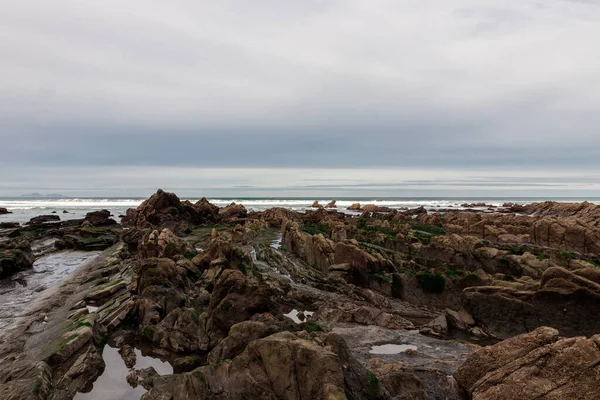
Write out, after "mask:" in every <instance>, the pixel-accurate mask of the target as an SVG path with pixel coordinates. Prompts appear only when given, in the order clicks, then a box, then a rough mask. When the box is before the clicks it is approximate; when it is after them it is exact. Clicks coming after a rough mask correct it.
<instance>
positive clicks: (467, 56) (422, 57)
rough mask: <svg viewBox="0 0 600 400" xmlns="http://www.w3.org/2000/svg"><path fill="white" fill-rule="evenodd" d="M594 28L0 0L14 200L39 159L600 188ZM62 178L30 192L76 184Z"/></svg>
mask: <svg viewBox="0 0 600 400" xmlns="http://www.w3.org/2000/svg"><path fill="white" fill-rule="evenodd" d="M598 20H600V6H598V5H597V4H596V3H595V2H592V1H567V0H545V1H528V2H524V1H516V0H515V1H506V2H498V1H495V0H454V1H442V0H436V1H434V0H424V1H420V2H415V1H391V0H390V1H386V0H368V1H367V0H360V1H359V0H350V1H341V0H339V1H338V0H310V1H302V2H291V1H289V2H288V1H286V2H283V1H276V0H256V1H252V2H248V1H244V0H224V1H219V2H214V1H186V0H180V1H175V2H167V3H165V2H158V1H141V0H131V1H123V2H113V1H105V2H96V1H74V0H56V1H53V2H47V1H41V0H37V1H35V0H23V1H19V2H4V3H2V4H0V32H1V34H0V52H2V55H3V56H2V58H3V62H2V63H0V145H1V149H2V150H1V157H0V168H1V169H3V170H4V172H5V173H4V174H2V175H3V176H2V178H0V184H2V185H1V186H2V187H3V188H4V189H2V187H0V194H2V193H8V192H9V191H11V193H12V191H17V190H20V186H19V187H17V186H18V185H16V184H15V182H17V183H19V182H22V181H23V179H25V175H23V174H25V172H23V173H21V172H19V171H21V170H23V168H25V167H27V168H34V170H35V168H38V171H39V172H40V173H39V176H42V168H54V169H53V170H54V171H68V170H69V168H92V169H93V170H98V169H100V170H106V171H108V170H109V168H118V167H119V166H121V167H122V168H127V169H128V170H129V171H134V170H135V171H140V175H138V176H136V177H133V176H130V178H128V179H130V180H125V178H123V177H121V178H119V177H118V176H115V178H114V179H116V181H114V184H115V185H117V186H118V185H121V184H122V185H125V186H127V185H129V187H134V186H135V187H141V186H140V185H139V184H137V183H136V182H137V181H138V180H139V179H141V177H142V176H144V174H146V173H147V171H149V170H150V169H156V168H161V167H163V168H164V167H167V166H172V167H175V166H176V167H181V168H188V169H194V168H200V167H202V168H212V169H214V168H225V167H231V168H255V170H254V171H259V169H256V168H260V170H261V171H262V170H267V169H269V168H296V169H297V168H311V167H312V168H336V169H345V170H347V171H348V172H347V174H349V175H351V174H352V172H351V170H353V169H357V168H361V169H363V170H371V171H374V169H377V168H379V169H381V168H386V169H397V170H398V171H408V173H410V174H412V180H419V179H422V178H423V177H424V176H425V175H427V174H428V172H427V171H430V172H429V173H431V171H446V170H451V171H454V173H455V174H456V178H460V175H461V174H463V175H464V173H465V171H467V172H468V171H470V170H473V171H479V170H482V171H494V172H498V171H506V174H509V175H510V174H512V175H511V176H513V177H514V176H515V171H521V172H522V171H525V172H527V171H532V172H535V176H536V177H537V178H542V177H543V176H546V177H548V178H552V177H556V176H557V174H556V172H557V171H558V172H561V173H562V172H565V171H568V172H569V173H570V176H573V177H580V176H583V175H585V176H586V177H587V178H586V179H588V178H589V179H592V180H597V178H598V177H599V176H598V175H596V176H594V175H593V173H592V172H591V171H597V170H598V167H600V161H599V157H598V156H597V155H598V154H597V150H596V149H598V148H599V147H600V135H599V134H598V127H599V126H600V113H599V112H598V111H600V110H599V107H600V106H599V104H600V57H599V56H598V52H597V43H596V42H597V40H596V39H595V38H598V37H600V25H599V24H598V23H597V21H598ZM144 171H146V172H144ZM171 171H174V170H171ZM60 173H64V172H60ZM403 173H404V172H403ZM499 173H500V172H499ZM56 174H58V172H56ZM506 174H505V175H506ZM590 177H591V178H590ZM173 178H174V177H173ZM338 178H339V177H338ZM409 178H411V177H407V179H409ZM438 178H439V179H438ZM27 179H29V178H27ZM32 179H33V178H32ZM49 179H50V181H47V180H40V181H39V182H38V183H36V182H34V181H29V183H30V185H31V186H36V185H39V186H40V187H42V184H46V185H47V184H54V185H55V186H56V187H59V186H61V182H67V181H69V177H68V176H67V175H54V176H53V177H50V178H49ZM71 179H74V177H71ZM119 179H120V180H119ZM372 179H373V180H374V181H376V180H377V178H376V177H373V178H372ZM428 179H429V178H428ZM430 179H431V180H432V181H434V182H435V181H436V180H440V179H444V178H443V176H442V175H441V174H438V175H437V176H433V177H431V178H430ZM453 179H455V178H453ZM409 180H410V179H409ZM10 182H12V183H10ZM70 182H71V183H72V184H74V185H77V184H78V183H77V182H76V181H70ZM536 182H537V184H539V183H540V182H539V179H538V180H532V181H530V183H531V185H530V186H529V188H530V189H531V190H533V189H535V187H536ZM572 182H575V181H572ZM83 183H84V181H81V182H80V184H81V185H83ZM148 183H149V185H150V186H157V185H159V184H160V182H159V181H157V182H148ZM337 183H339V182H337ZM355 183H357V184H360V182H355ZM388 183H394V182H392V181H390V182H388ZM489 183H490V188H491V187H493V186H494V183H493V182H492V181H490V182H489ZM555 183H556V182H555ZM332 184H333V183H332ZM108 185H109V186H108V187H110V183H109V184H108ZM240 185H242V186H245V185H244V182H241V183H240ZM80 187H83V186H80ZM587 189H588V191H590V190H595V189H594V187H593V186H589V187H587ZM565 190H567V189H565ZM598 194H600V193H598Z"/></svg>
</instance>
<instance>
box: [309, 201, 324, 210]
mask: <svg viewBox="0 0 600 400" xmlns="http://www.w3.org/2000/svg"><path fill="white" fill-rule="evenodd" d="M311 207H312V208H323V206H322V205H320V204H319V200H315V201H313V203H312V205H311Z"/></svg>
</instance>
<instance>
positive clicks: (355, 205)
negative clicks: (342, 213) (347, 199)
mask: <svg viewBox="0 0 600 400" xmlns="http://www.w3.org/2000/svg"><path fill="white" fill-rule="evenodd" d="M346 210H349V211H360V203H352V205H351V206H350V207H348V208H346Z"/></svg>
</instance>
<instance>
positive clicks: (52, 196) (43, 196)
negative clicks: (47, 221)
mask: <svg viewBox="0 0 600 400" xmlns="http://www.w3.org/2000/svg"><path fill="white" fill-rule="evenodd" d="M21 197H27V198H30V199H31V198H41V199H61V198H64V197H65V196H63V195H62V194H57V193H49V194H41V193H29V194H22V195H21Z"/></svg>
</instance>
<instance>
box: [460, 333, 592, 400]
mask: <svg viewBox="0 0 600 400" xmlns="http://www.w3.org/2000/svg"><path fill="white" fill-rule="evenodd" d="M599 344H600V335H595V336H593V337H591V338H589V339H588V338H585V337H581V336H580V337H572V338H567V339H560V338H559V334H558V331H557V330H555V329H552V328H548V327H540V328H538V329H536V330H534V331H533V332H530V333H526V334H523V335H519V336H516V337H513V338H510V339H507V340H505V341H503V342H500V343H498V344H495V345H493V346H490V347H485V348H482V349H480V350H478V351H477V352H475V353H474V354H472V355H471V356H470V357H469V358H468V359H467V360H466V361H465V362H464V364H463V365H462V366H461V367H460V368H459V369H458V371H457V372H456V373H455V374H454V376H455V378H456V379H457V381H458V382H459V383H460V384H461V385H462V386H463V387H465V388H466V389H467V390H468V392H469V393H470V394H471V395H472V396H473V398H474V399H499V400H502V399H506V400H508V399H511V400H513V399H514V400H521V399H522V400H529V399H548V400H550V399H552V400H559V399H595V398H597V396H598V387H600V363H599V360H600V349H599Z"/></svg>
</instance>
